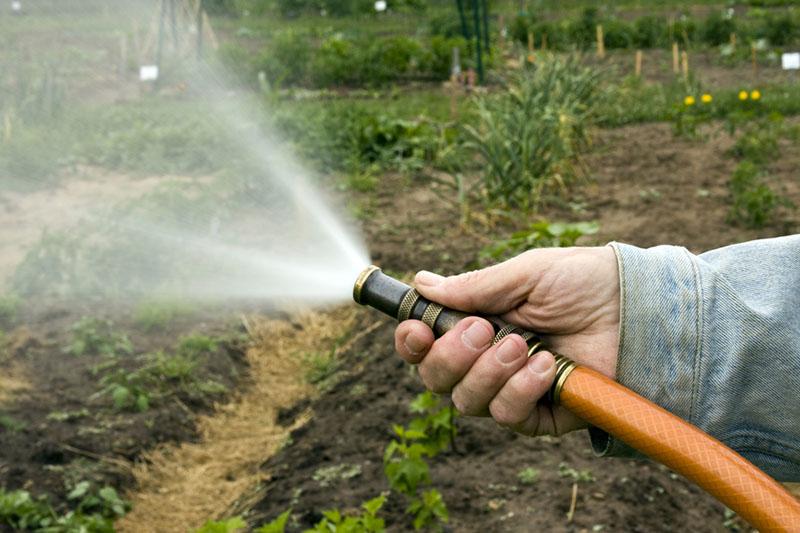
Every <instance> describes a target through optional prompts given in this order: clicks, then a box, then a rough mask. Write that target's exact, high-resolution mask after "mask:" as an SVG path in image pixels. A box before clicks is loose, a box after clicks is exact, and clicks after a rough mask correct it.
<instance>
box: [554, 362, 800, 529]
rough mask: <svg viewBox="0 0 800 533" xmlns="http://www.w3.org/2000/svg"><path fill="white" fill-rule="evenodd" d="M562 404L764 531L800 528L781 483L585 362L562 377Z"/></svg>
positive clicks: (796, 508)
mask: <svg viewBox="0 0 800 533" xmlns="http://www.w3.org/2000/svg"><path fill="white" fill-rule="evenodd" d="M559 401H560V404H561V405H563V406H564V407H566V408H567V409H569V410H570V411H572V412H573V413H574V414H575V415H577V416H579V417H580V418H582V419H583V420H585V421H586V422H588V423H590V424H592V425H594V426H596V427H598V428H600V429H602V430H604V431H606V432H607V433H609V434H610V435H613V436H614V437H616V438H618V439H619V440H621V441H623V442H625V443H627V444H628V445H630V446H631V447H633V448H635V449H637V450H639V451H640V452H642V453H644V454H645V455H647V456H649V457H650V458H652V459H653V460H655V461H658V462H660V463H663V464H664V465H666V466H667V467H669V468H671V469H672V470H674V471H675V472H678V473H679V474H682V475H683V476H685V477H686V478H688V479H690V480H692V481H693V482H695V483H696V484H697V485H699V486H700V487H701V488H703V489H704V490H706V491H707V492H708V493H709V494H711V495H712V496H714V497H715V498H717V499H718V500H719V501H720V502H722V503H723V504H725V505H726V506H728V507H730V508H731V509H733V510H734V511H736V512H737V513H738V514H739V515H740V516H741V517H742V518H744V519H745V520H747V522H749V523H750V525H752V526H753V527H755V528H757V529H758V530H760V531H762V532H768V531H800V503H799V502H798V501H797V500H796V499H795V498H794V497H793V496H792V495H791V494H790V493H789V492H788V491H786V490H785V489H784V488H783V487H782V486H781V485H780V484H779V483H778V482H776V481H775V480H774V479H772V478H771V477H769V476H768V475H767V474H765V473H764V472H762V471H761V470H759V469H758V468H756V467H755V466H754V465H753V464H752V463H750V462H749V461H748V460H746V459H745V458H744V457H742V456H741V455H739V454H738V453H736V452H734V451H733V450H731V449H730V448H728V447H727V446H725V445H724V444H722V443H721V442H720V441H718V440H717V439H715V438H714V437H711V436H710V435H707V434H706V433H703V432H702V431H700V430H699V429H698V428H697V427H696V426H693V425H692V424H690V423H688V422H686V421H685V420H683V419H681V418H678V417H677V416H675V415H673V414H672V413H670V412H668V411H667V410H665V409H663V408H661V407H659V406H658V405H656V404H654V403H653V402H651V401H649V400H646V399H645V398H642V397H641V396H639V395H638V394H636V393H635V392H633V391H631V390H630V389H627V388H625V387H623V386H622V385H620V384H619V383H617V382H615V381H612V380H610V379H609V378H607V377H605V376H604V375H602V374H600V373H599V372H596V371H594V370H591V369H589V368H586V367H582V366H576V367H575V368H574V369H573V370H572V372H570V374H569V376H567V377H566V379H565V380H564V382H563V385H562V388H561V392H560V397H559Z"/></svg>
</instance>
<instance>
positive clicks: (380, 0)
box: [375, 0, 386, 12]
mask: <svg viewBox="0 0 800 533" xmlns="http://www.w3.org/2000/svg"><path fill="white" fill-rule="evenodd" d="M375 11H378V12H381V11H386V0H376V2H375Z"/></svg>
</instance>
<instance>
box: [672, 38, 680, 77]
mask: <svg viewBox="0 0 800 533" xmlns="http://www.w3.org/2000/svg"><path fill="white" fill-rule="evenodd" d="M672 72H674V73H675V74H677V73H679V72H680V65H679V64H678V43H675V42H673V43H672Z"/></svg>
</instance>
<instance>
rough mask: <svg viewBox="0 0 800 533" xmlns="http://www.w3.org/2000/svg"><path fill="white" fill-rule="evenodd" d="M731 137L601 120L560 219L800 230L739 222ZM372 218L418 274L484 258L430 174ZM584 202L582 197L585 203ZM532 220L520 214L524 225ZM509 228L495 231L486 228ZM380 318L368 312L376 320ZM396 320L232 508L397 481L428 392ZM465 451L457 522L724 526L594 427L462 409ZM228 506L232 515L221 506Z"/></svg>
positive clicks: (664, 232) (703, 241)
mask: <svg viewBox="0 0 800 533" xmlns="http://www.w3.org/2000/svg"><path fill="white" fill-rule="evenodd" d="M730 143H731V141H730V139H729V138H727V137H726V136H725V135H723V134H718V133H715V134H714V135H712V136H710V138H709V140H708V141H706V142H701V141H689V140H680V139H675V138H673V135H672V132H671V130H670V128H669V126H668V125H664V124H652V125H639V126H631V127H626V128H621V129H617V130H612V131H602V132H599V135H598V138H597V142H596V145H595V149H594V151H593V153H592V154H591V155H590V156H589V157H588V158H587V167H588V168H589V170H590V179H589V180H588V182H587V183H585V184H584V185H580V186H577V187H575V188H574V190H573V191H572V194H571V197H570V198H571V200H572V202H573V208H569V207H568V206H562V207H551V208H549V209H547V210H546V211H545V213H544V214H545V216H547V217H548V218H550V219H551V220H555V219H558V220H564V219H567V220H593V219H594V220H599V222H600V224H601V231H600V234H599V235H597V236H594V237H592V238H588V239H586V241H587V242H595V243H603V242H606V241H608V240H612V239H613V240H620V241H625V242H629V243H632V244H637V245H640V246H650V245H655V244H659V243H671V244H681V245H684V246H687V247H689V248H690V249H691V250H693V251H696V252H700V251H703V250H706V249H709V248H713V247H718V246H723V245H726V244H730V243H734V242H738V241H742V240H747V239H752V238H758V237H767V236H775V235H781V234H785V233H789V232H792V231H797V228H798V219H797V216H796V213H795V212H794V211H793V210H786V211H784V212H782V213H781V214H780V217H779V218H780V220H778V221H776V222H775V223H773V224H772V225H771V226H769V227H767V228H764V229H761V230H747V229H744V228H740V227H735V226H731V225H729V224H728V223H727V222H726V216H727V212H728V209H729V198H728V193H727V188H726V187H727V185H726V184H727V181H728V178H729V176H730V173H731V171H732V170H733V167H734V165H735V161H733V160H732V159H731V158H730V157H729V156H728V155H727V154H726V150H727V149H728V147H729V146H730ZM798 158H800V151H798V149H797V147H794V146H788V145H787V146H784V147H783V153H782V156H781V158H780V161H779V162H776V163H775V164H774V165H772V166H771V168H770V171H771V173H772V175H773V182H772V184H773V186H775V187H776V188H777V189H778V190H784V191H785V193H786V195H787V196H788V198H790V199H791V200H793V201H794V202H795V203H798V202H800V190H799V189H798V183H797V181H796V178H795V175H796V171H795V169H796V168H797V165H798V163H800V160H798ZM360 205H361V207H362V208H363V207H364V206H366V207H367V209H368V212H369V213H371V214H372V215H373V218H371V219H370V223H369V224H368V225H367V226H366V228H365V231H366V233H367V235H368V238H369V242H370V244H371V250H372V252H373V257H374V258H375V259H376V261H377V262H378V263H379V264H381V265H382V266H384V267H385V268H387V269H391V270H392V271H395V272H409V271H414V270H416V269H419V268H434V269H437V270H440V271H445V272H454V271H460V270H463V269H465V268H469V267H471V266H474V265H476V264H477V261H476V259H475V257H476V252H477V251H478V250H479V249H480V248H481V247H482V246H483V245H484V244H485V242H486V241H485V237H481V236H479V235H478V234H477V232H470V233H465V232H464V231H462V230H461V229H460V228H459V226H458V224H457V220H458V213H457V212H455V211H454V209H453V208H452V207H450V205H449V204H448V203H446V202H444V201H442V199H441V196H440V195H439V194H438V193H437V192H436V189H435V188H434V187H431V186H430V185H429V184H426V183H425V182H424V181H423V180H410V179H408V178H404V177H401V176H387V177H386V179H384V180H383V181H382V182H381V184H380V186H379V191H378V192H377V194H376V195H375V196H374V197H372V198H371V199H362V200H361V204H360ZM576 205H577V206H580V207H579V208H578V209H575V208H574V207H575V206H576ZM525 222H526V221H525V220H518V221H517V223H516V225H517V226H521V225H524V224H525ZM504 229H505V230H506V231H507V230H508V228H507V227H505V228H499V227H495V228H488V227H487V228H485V230H484V231H485V235H486V236H490V237H493V236H497V235H498V234H500V235H502V233H503V230H504ZM378 319H379V317H378V316H377V315H376V314H374V313H372V314H367V315H366V316H365V317H364V318H363V319H362V320H364V322H363V324H364V326H363V327H366V325H367V324H369V323H371V322H372V321H374V320H378ZM392 331H393V326H392V324H388V323H387V324H385V325H383V326H381V327H380V328H379V329H378V330H377V331H376V332H375V333H374V334H373V335H370V336H368V337H365V338H364V339H361V340H360V341H359V343H358V344H357V345H355V346H354V347H353V349H352V350H350V351H349V352H347V353H345V354H344V365H343V366H344V367H345V368H348V369H349V370H348V371H347V372H344V373H342V374H341V375H340V381H339V382H338V384H336V385H335V386H334V387H333V388H332V389H330V390H329V391H327V392H325V393H323V394H322V395H321V396H320V397H319V398H318V399H317V400H314V401H313V402H311V403H310V404H305V403H304V404H300V405H299V406H297V407H296V408H294V409H292V410H288V411H286V412H284V415H283V416H282V419H283V422H284V424H286V425H287V426H289V425H291V424H292V422H293V420H294V419H295V415H296V414H297V413H299V412H302V411H303V410H304V409H306V408H310V409H311V410H312V411H313V412H314V417H313V418H312V419H311V420H310V421H309V422H308V424H306V425H305V426H303V427H301V428H299V429H296V430H294V431H293V432H292V433H291V444H290V445H288V446H286V447H285V448H283V449H282V450H281V451H280V452H279V453H278V454H277V455H275V456H274V457H272V458H270V459H269V460H267V461H266V462H265V463H264V465H263V470H264V474H265V476H268V477H269V481H268V482H266V483H265V484H263V486H262V487H260V489H259V490H257V491H256V493H260V495H261V496H260V501H258V503H256V504H255V505H254V506H249V505H238V506H233V507H231V508H230V509H229V511H228V513H227V514H228V515H231V514H237V513H242V512H245V513H248V522H249V523H250V524H251V525H257V524H259V523H263V522H265V521H267V520H269V519H271V518H274V517H275V516H277V515H278V514H279V513H280V512H282V511H284V510H286V509H288V508H292V509H293V515H292V516H293V528H295V529H296V528H300V527H307V526H310V525H311V524H313V523H314V522H315V521H317V520H319V519H320V518H321V510H323V509H326V508H332V507H339V508H344V509H357V508H358V506H359V504H360V503H361V502H362V501H364V500H366V499H368V498H371V497H374V496H376V495H377V494H379V493H381V492H382V491H385V490H387V484H386V481H385V479H384V477H383V472H382V464H381V457H382V452H383V448H384V447H385V446H386V444H387V443H388V441H389V440H390V438H391V426H392V424H394V423H402V422H405V421H407V420H408V419H409V416H410V415H409V413H408V411H407V405H408V403H409V401H410V400H411V399H412V398H413V396H414V395H415V394H416V393H418V392H419V391H421V390H422V389H421V386H420V384H419V381H418V379H417V378H416V377H415V376H414V374H413V372H410V370H409V368H408V367H406V366H405V365H403V364H402V363H401V362H400V361H399V360H398V358H397V357H396V356H395V355H394V353H393V339H392ZM458 426H459V436H458V437H457V439H456V450H454V451H449V452H447V453H445V454H444V455H443V456H442V457H441V458H438V459H437V460H436V461H434V464H433V467H432V479H433V484H434V486H435V487H437V488H439V489H440V490H441V492H442V494H443V496H444V499H445V501H446V503H447V505H448V508H449V510H450V515H451V521H450V525H449V527H448V530H452V531H499V530H503V531H536V530H553V531H601V530H605V531H620V530H623V531H648V532H649V531H674V530H678V529H681V528H687V529H691V530H692V531H725V530H726V529H727V528H726V527H725V526H724V525H723V524H724V523H725V521H726V516H725V514H724V509H723V507H722V506H721V505H720V504H719V503H717V502H716V501H714V500H713V499H712V498H711V497H710V496H708V495H706V494H704V493H703V492H702V491H700V490H699V489H697V488H696V487H694V486H693V485H692V484H690V483H688V482H687V481H685V480H684V479H682V478H680V477H679V476H676V475H675V474H673V473H671V472H669V471H668V470H667V469H665V468H663V467H661V466H660V465H656V464H652V463H648V462H638V461H630V460H618V459H597V458H595V457H593V456H592V453H591V451H590V449H589V443H588V439H587V437H586V435H585V434H582V433H578V434H572V435H569V436H567V437H564V438H561V439H529V438H524V437H519V436H516V435H514V434H512V433H509V432H507V431H505V430H502V429H499V428H498V427H497V426H496V425H495V424H494V423H492V422H491V421H489V420H482V419H468V418H462V419H459V422H458ZM561 463H566V464H568V465H570V466H572V467H574V468H577V469H589V470H591V472H592V473H593V475H594V477H595V481H594V482H591V483H585V484H581V485H580V486H579V490H578V497H577V511H576V513H575V517H574V520H573V522H572V523H568V522H567V519H566V513H567V510H568V507H569V504H570V498H571V486H572V483H571V481H569V480H567V479H564V478H562V477H560V476H559V474H558V465H559V464H561ZM342 464H346V465H358V467H360V474H359V475H357V476H356V477H354V478H352V479H346V480H345V479H342V480H336V481H334V482H333V483H332V484H331V485H330V486H327V487H323V486H321V485H320V483H319V482H317V481H315V480H314V479H313V477H314V473H315V472H317V471H318V469H320V468H323V467H329V466H335V465H342ZM528 466H531V467H535V468H537V469H538V470H539V471H540V478H539V481H538V482H537V483H535V484H533V485H527V486H526V485H522V484H521V483H519V481H518V478H517V473H518V472H519V471H520V470H522V469H523V468H525V467H528ZM403 508H404V503H403V501H402V500H401V499H400V498H398V497H396V496H391V497H390V499H389V501H388V503H387V505H386V507H385V512H384V516H385V517H386V520H387V525H388V526H389V529H390V530H393V531H396V530H405V529H408V526H407V524H408V521H407V519H406V517H405V516H404V513H403ZM221 516H222V515H221Z"/></svg>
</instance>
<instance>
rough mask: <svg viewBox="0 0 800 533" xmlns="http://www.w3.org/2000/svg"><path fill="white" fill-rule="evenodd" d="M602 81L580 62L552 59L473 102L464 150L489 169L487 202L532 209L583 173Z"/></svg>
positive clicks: (466, 129) (596, 73) (520, 74)
mask: <svg viewBox="0 0 800 533" xmlns="http://www.w3.org/2000/svg"><path fill="white" fill-rule="evenodd" d="M599 81H600V75H599V73H598V72H597V71H595V70H592V69H590V68H586V67H582V66H581V65H579V63H578V61H577V60H576V59H575V58H570V59H566V60H562V59H550V60H547V61H545V62H543V63H541V64H540V65H539V66H538V67H536V68H535V69H526V70H522V71H520V72H519V73H516V74H514V75H512V77H511V78H510V79H509V80H507V82H506V85H507V90H505V91H502V92H499V93H496V94H488V95H480V96H478V97H476V99H475V106H474V113H475V120H474V121H472V122H471V123H468V125H467V126H465V133H466V137H467V143H466V146H467V147H468V148H469V149H471V150H473V151H474V152H475V153H476V154H477V155H478V157H479V158H480V159H481V161H482V163H483V166H484V168H485V169H486V170H485V175H484V177H483V184H484V188H485V193H486V197H487V199H488V200H489V202H490V203H493V204H497V205H501V206H503V207H517V208H523V209H526V210H531V211H534V210H536V209H537V208H538V207H539V205H540V203H541V201H542V198H543V196H544V194H545V193H546V192H548V191H549V190H552V189H559V188H561V189H563V188H564V186H565V185H566V184H567V183H568V182H569V181H570V180H571V179H572V178H573V177H575V176H576V175H577V174H578V173H579V171H580V156H581V154H582V152H583V151H584V150H585V149H586V147H587V146H588V145H589V141H590V138H589V129H588V128H589V126H590V125H591V124H592V123H593V121H594V118H595V106H596V104H597V102H598V100H599V91H598V85H599ZM473 124H474V125H473Z"/></svg>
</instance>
